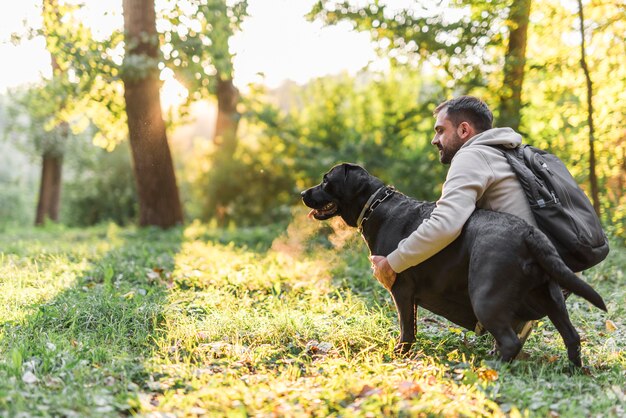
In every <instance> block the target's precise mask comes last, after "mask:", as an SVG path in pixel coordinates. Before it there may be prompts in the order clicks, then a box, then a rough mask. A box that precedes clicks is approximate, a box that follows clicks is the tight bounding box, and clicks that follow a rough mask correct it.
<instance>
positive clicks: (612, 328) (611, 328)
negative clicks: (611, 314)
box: [604, 319, 617, 332]
mask: <svg viewBox="0 0 626 418" xmlns="http://www.w3.org/2000/svg"><path fill="white" fill-rule="evenodd" d="M604 326H605V327H606V330H607V331H608V332H615V331H617V325H615V322H613V321H611V320H610V319H607V320H606V322H605V324H604Z"/></svg>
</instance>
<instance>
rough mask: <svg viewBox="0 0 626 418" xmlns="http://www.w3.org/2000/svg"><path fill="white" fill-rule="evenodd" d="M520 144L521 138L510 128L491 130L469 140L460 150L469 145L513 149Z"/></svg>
mask: <svg viewBox="0 0 626 418" xmlns="http://www.w3.org/2000/svg"><path fill="white" fill-rule="evenodd" d="M521 144H522V136H521V135H520V134H518V133H517V132H515V131H514V130H513V129H511V128H493V129H489V130H487V131H485V132H481V133H479V134H478V135H474V136H473V137H472V138H470V139H469V140H468V141H467V142H466V143H465V144H463V146H462V147H461V149H463V148H465V147H469V146H471V145H504V146H505V147H507V148H515V147H518V146H520V145H521Z"/></svg>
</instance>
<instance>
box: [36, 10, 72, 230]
mask: <svg viewBox="0 0 626 418" xmlns="http://www.w3.org/2000/svg"><path fill="white" fill-rule="evenodd" d="M43 18H44V29H43V30H44V36H45V38H46V45H47V46H48V52H49V53H50V61H51V64H52V77H53V79H54V78H57V79H60V78H62V77H63V76H64V75H63V71H62V69H61V67H60V65H59V63H58V61H57V59H56V57H55V55H54V51H53V50H52V48H51V43H52V42H53V40H52V37H51V32H52V31H53V30H54V29H53V28H54V26H55V25H56V24H58V21H59V20H60V15H59V10H58V3H57V0H44V2H43ZM61 106H63V104H61ZM52 129H54V130H55V131H56V132H58V134H59V141H60V143H53V144H52V145H51V146H46V147H44V148H43V150H42V152H43V155H42V163H41V182H40V185H39V198H38V202H37V212H36V215H35V225H42V224H43V223H44V222H45V221H46V218H47V219H50V220H52V221H58V220H59V206H60V203H61V172H62V169H63V147H64V143H65V142H66V141H67V138H68V134H69V124H68V123H67V122H66V121H62V122H60V123H59V124H58V125H57V126H55V127H54V128H52Z"/></svg>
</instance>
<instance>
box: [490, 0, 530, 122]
mask: <svg viewBox="0 0 626 418" xmlns="http://www.w3.org/2000/svg"><path fill="white" fill-rule="evenodd" d="M530 4H531V0H518V1H514V2H512V4H511V11H510V14H509V45H508V48H507V52H506V56H505V59H504V81H503V83H502V90H501V93H500V115H499V117H498V123H497V124H498V126H501V127H503V126H508V127H511V128H513V129H515V130H516V131H517V130H519V126H520V120H521V110H522V85H523V83H524V66H525V65H526V41H527V38H528V19H529V16H530Z"/></svg>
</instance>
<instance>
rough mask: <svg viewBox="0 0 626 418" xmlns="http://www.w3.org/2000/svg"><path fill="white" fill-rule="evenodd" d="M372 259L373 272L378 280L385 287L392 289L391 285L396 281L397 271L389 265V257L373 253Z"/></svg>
mask: <svg viewBox="0 0 626 418" xmlns="http://www.w3.org/2000/svg"><path fill="white" fill-rule="evenodd" d="M370 261H371V262H372V272H373V273H374V277H376V280H378V281H379V282H380V284H382V285H383V287H384V288H385V289H387V290H389V291H391V287H392V286H393V284H394V283H395V281H396V272H395V271H393V269H392V268H391V266H390V265H389V262H388V261H387V257H383V256H382V255H373V256H371V257H370Z"/></svg>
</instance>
